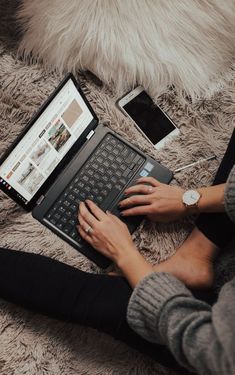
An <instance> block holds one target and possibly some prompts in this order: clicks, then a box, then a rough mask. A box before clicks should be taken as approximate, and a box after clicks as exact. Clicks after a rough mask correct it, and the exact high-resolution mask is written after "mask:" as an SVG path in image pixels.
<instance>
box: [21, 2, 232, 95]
mask: <svg viewBox="0 0 235 375" xmlns="http://www.w3.org/2000/svg"><path fill="white" fill-rule="evenodd" d="M19 19H20V23H21V25H22V28H23V30H24V34H23V39H22V40H21V43H20V48H19V51H20V53H21V54H23V55H24V56H26V57H29V56H30V57H31V58H36V59H42V60H43V62H44V64H45V65H47V66H48V67H52V68H53V69H57V70H58V71H59V72H62V71H63V72H64V71H75V72H77V71H78V70H79V69H88V70H91V71H93V72H94V73H95V74H96V75H97V76H98V77H100V78H101V80H103V81H104V82H106V83H109V84H110V83H113V84H114V85H113V86H114V87H115V88H116V89H117V90H123V89H125V88H127V87H130V86H133V85H135V84H136V83H139V84H142V85H143V86H144V87H145V88H146V89H148V90H150V91H151V93H152V95H156V94H160V93H162V92H165V90H166V88H167V87H168V86H171V85H175V87H176V88H177V90H178V91H179V92H182V91H185V92H186V94H187V95H190V96H192V97H193V98H194V97H197V96H198V95H202V96H203V97H205V95H207V96H210V95H211V94H212V93H213V92H214V91H215V90H217V89H218V88H219V87H220V85H221V84H222V83H223V82H224V80H225V79H228V76H227V75H228V74H229V69H230V66H231V60H232V58H233V56H234V49H235V48H234V46H235V2H234V0H225V1H221V0H201V1H188V0H167V1H166V0H158V1H156V0H128V1H125V0H112V1H110V0H102V1H94V0H70V1H64V0H50V1H47V0H41V1H38V0H22V1H21V10H20V12H19Z"/></svg>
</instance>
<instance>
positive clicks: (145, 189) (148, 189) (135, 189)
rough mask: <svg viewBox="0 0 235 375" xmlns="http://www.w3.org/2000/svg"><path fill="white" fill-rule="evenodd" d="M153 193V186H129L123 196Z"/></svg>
mask: <svg viewBox="0 0 235 375" xmlns="http://www.w3.org/2000/svg"><path fill="white" fill-rule="evenodd" d="M152 192H153V186H150V185H134V186H130V187H129V188H128V189H126V190H125V191H124V194H125V195H126V194H127V195H128V194H136V193H138V194H151V193H152Z"/></svg>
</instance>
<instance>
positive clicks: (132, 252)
mask: <svg viewBox="0 0 235 375" xmlns="http://www.w3.org/2000/svg"><path fill="white" fill-rule="evenodd" d="M138 255H139V251H138V249H137V248H136V247H135V245H134V244H133V246H128V248H125V250H124V251H119V253H118V254H117V255H116V257H115V259H114V262H115V263H116V265H117V266H118V268H119V269H120V270H122V271H123V270H124V268H126V267H127V266H128V264H130V263H132V262H133V261H134V260H135V259H136V258H137V257H138Z"/></svg>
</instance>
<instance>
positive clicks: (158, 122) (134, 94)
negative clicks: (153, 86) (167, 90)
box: [117, 86, 180, 149]
mask: <svg viewBox="0 0 235 375" xmlns="http://www.w3.org/2000/svg"><path fill="white" fill-rule="evenodd" d="M117 105H118V107H119V108H120V109H121V111H122V112H123V113H124V115H125V116H128V117H130V118H131V119H132V120H133V121H134V123H135V125H136V127H137V128H138V130H139V131H140V132H141V133H142V135H143V136H144V137H145V138H146V139H147V140H148V141H150V142H151V143H152V144H153V146H154V147H155V148H156V149H158V148H161V147H163V146H164V145H165V143H166V142H167V141H169V140H170V139H172V137H175V136H176V135H178V134H179V133H180V132H179V129H178V128H177V127H176V125H175V124H174V123H173V121H172V120H171V119H170V118H169V117H168V116H167V114H166V113H165V112H163V110H162V109H161V108H160V107H159V106H157V105H156V104H155V103H154V102H153V100H152V99H151V98H150V96H149V95H148V94H147V93H146V91H145V90H144V88H143V87H142V86H138V87H136V88H135V89H134V90H132V91H131V92H129V93H128V94H126V95H125V96H124V97H122V98H121V99H119V100H118V101H117Z"/></svg>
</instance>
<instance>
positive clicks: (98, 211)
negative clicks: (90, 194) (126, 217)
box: [86, 199, 106, 221]
mask: <svg viewBox="0 0 235 375" xmlns="http://www.w3.org/2000/svg"><path fill="white" fill-rule="evenodd" d="M86 204H87V206H88V207H89V209H90V210H91V212H92V214H93V215H94V216H95V217H96V218H97V219H98V220H100V221H101V220H103V219H104V218H106V214H105V212H104V211H102V210H101V209H100V208H99V207H98V206H97V205H96V204H95V203H94V202H92V201H90V200H89V199H87V200H86Z"/></svg>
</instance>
